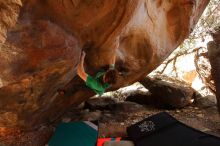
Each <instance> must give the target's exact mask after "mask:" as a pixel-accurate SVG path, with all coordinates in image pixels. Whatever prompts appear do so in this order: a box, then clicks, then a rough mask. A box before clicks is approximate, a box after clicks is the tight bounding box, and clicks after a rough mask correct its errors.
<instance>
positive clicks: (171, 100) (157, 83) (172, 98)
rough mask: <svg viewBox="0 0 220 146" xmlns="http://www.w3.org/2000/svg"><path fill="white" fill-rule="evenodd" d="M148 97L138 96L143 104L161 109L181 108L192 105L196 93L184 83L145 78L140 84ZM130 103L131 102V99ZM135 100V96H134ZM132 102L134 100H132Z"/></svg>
mask: <svg viewBox="0 0 220 146" xmlns="http://www.w3.org/2000/svg"><path fill="white" fill-rule="evenodd" d="M140 83H141V84H142V85H143V86H144V87H146V88H147V89H148V90H149V92H150V93H151V94H150V95H145V96H138V98H137V100H138V99H139V101H140V102H143V104H152V103H153V104H155V105H157V106H159V107H162V108H183V107H185V106H187V105H190V104H191V103H193V101H194V98H195V96H196V94H197V93H196V91H195V90H194V89H193V88H192V87H191V86H190V85H188V84H186V83H184V82H176V83H174V82H168V81H164V80H162V79H161V78H160V79H159V78H150V77H146V78H145V79H143V80H142V81H141V82H140ZM129 98H130V101H131V99H132V98H131V97H129ZM134 98H135V96H134ZM132 100H134V99H132Z"/></svg>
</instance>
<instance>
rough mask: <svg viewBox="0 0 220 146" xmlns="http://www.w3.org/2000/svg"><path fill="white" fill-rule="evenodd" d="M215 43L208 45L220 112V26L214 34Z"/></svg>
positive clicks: (211, 42)
mask: <svg viewBox="0 0 220 146" xmlns="http://www.w3.org/2000/svg"><path fill="white" fill-rule="evenodd" d="M212 37H213V41H210V42H209V43H208V44H207V49H208V58H209V61H210V64H211V67H212V69H211V75H212V77H213V79H214V81H215V88H216V98H217V105H218V110H219V111H220V26H219V27H218V28H216V32H214V33H213V34H212Z"/></svg>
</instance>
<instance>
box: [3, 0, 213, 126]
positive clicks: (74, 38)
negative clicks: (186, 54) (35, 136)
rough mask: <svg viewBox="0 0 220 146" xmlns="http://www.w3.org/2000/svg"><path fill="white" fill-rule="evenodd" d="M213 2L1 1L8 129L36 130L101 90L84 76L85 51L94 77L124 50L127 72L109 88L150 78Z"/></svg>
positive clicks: (120, 64)
mask: <svg viewBox="0 0 220 146" xmlns="http://www.w3.org/2000/svg"><path fill="white" fill-rule="evenodd" d="M208 2H209V0H151V1H149V0H96V1H94V0H60V1H58V0H0V60H1V61H0V70H1V72H0V126H3V127H5V126H7V127H22V128H25V129H33V128H36V127H38V126H39V125H40V124H43V123H48V122H51V121H53V120H54V119H56V118H57V117H59V116H60V115H61V114H63V113H64V112H65V111H67V110H68V109H70V108H71V107H72V106H76V105H78V104H80V103H81V102H83V101H85V100H87V99H88V98H89V97H91V96H92V95H94V93H93V92H92V91H91V90H90V89H88V88H87V87H86V86H85V83H84V82H83V81H82V80H81V79H79V77H78V76H76V65H77V64H78V62H79V56H80V53H81V50H82V49H84V50H85V52H86V58H85V68H86V71H87V72H88V73H89V74H91V75H94V74H95V73H96V72H97V71H98V70H100V69H103V68H106V66H108V64H109V63H110V62H111V59H112V56H113V55H116V58H117V59H116V68H117V69H118V70H119V71H120V72H121V74H120V76H119V78H118V82H117V83H116V84H115V85H114V86H112V87H111V88H110V89H109V90H114V89H117V88H119V87H122V86H126V85H129V84H132V83H134V82H135V81H137V80H140V79H142V78H144V77H145V76H146V75H147V74H148V73H149V72H151V71H152V70H153V69H154V68H156V67H157V66H158V65H159V64H160V63H161V62H162V61H163V60H164V59H165V58H166V57H167V56H168V55H169V54H170V53H171V52H172V51H173V50H174V49H175V48H176V47H177V46H178V45H179V44H180V43H181V42H182V41H183V40H184V39H185V38H186V37H187V36H188V35H189V33H190V31H192V29H193V28H194V26H195V24H196V22H197V21H198V19H199V17H200V15H201V14H202V12H203V10H204V9H205V7H206V5H207V4H208ZM59 90H65V94H58V92H57V91H59Z"/></svg>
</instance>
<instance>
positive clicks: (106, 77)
mask: <svg viewBox="0 0 220 146" xmlns="http://www.w3.org/2000/svg"><path fill="white" fill-rule="evenodd" d="M85 56H86V54H85V52H84V51H83V52H82V54H81V57H80V63H79V64H78V66H77V74H78V75H79V77H80V78H81V79H83V80H84V81H85V83H86V86H88V87H89V88H90V89H92V90H93V91H94V92H95V93H97V94H99V95H102V94H103V93H104V92H105V91H106V90H107V89H108V88H110V87H111V85H112V84H115V83H116V80H117V71H116V69H115V67H114V63H115V59H113V63H112V64H110V65H109V69H108V70H107V71H103V72H98V73H97V74H96V76H95V77H93V76H91V75H89V74H87V73H86V72H85V70H84V59H85Z"/></svg>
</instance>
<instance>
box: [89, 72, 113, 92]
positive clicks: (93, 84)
mask: <svg viewBox="0 0 220 146" xmlns="http://www.w3.org/2000/svg"><path fill="white" fill-rule="evenodd" d="M104 74H105V72H98V73H97V74H96V76H95V78H94V77H92V76H90V75H88V76H87V79H86V86H88V87H89V88H91V89H92V90H93V91H94V92H95V93H97V94H99V95H102V94H103V93H104V92H105V90H106V89H108V88H109V87H110V86H111V85H109V84H108V83H104V84H102V83H101V80H102V76H103V75H104Z"/></svg>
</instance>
